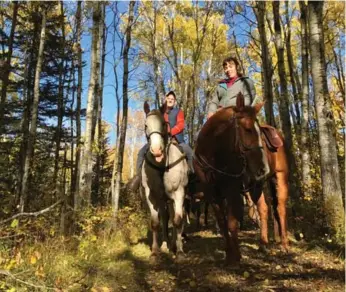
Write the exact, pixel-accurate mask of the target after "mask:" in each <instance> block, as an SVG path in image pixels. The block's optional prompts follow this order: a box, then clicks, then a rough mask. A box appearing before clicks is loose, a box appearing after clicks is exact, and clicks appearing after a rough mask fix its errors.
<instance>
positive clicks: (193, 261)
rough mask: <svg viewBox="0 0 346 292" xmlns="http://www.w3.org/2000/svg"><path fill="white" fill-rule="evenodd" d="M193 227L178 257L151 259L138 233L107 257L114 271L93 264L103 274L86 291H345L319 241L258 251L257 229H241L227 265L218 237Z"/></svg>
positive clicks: (340, 265) (339, 268)
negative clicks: (237, 260)
mask: <svg viewBox="0 0 346 292" xmlns="http://www.w3.org/2000/svg"><path fill="white" fill-rule="evenodd" d="M194 227H195V226H194V224H192V225H190V226H187V228H186V232H187V234H188V239H187V241H186V242H185V245H184V250H185V253H186V258H185V259H184V260H183V261H182V262H179V263H177V262H176V261H175V257H174V255H172V254H170V253H162V254H161V255H160V257H159V259H157V260H156V261H154V262H153V261H152V260H150V259H149V255H150V248H149V240H148V239H147V238H142V239H140V240H139V242H138V243H136V244H133V245H130V246H129V247H128V248H126V250H124V251H123V252H121V253H118V254H117V255H116V256H115V257H114V258H113V259H111V258H110V259H109V261H110V262H112V261H116V262H117V261H119V259H120V260H121V261H122V262H123V264H124V269H119V270H118V271H119V272H120V273H117V272H116V271H114V270H113V271H112V266H113V265H112V263H110V265H109V268H108V269H99V268H98V267H94V268H95V269H96V270H95V272H96V273H100V275H99V276H101V277H102V278H104V276H106V278H104V279H103V280H105V279H108V280H107V281H103V285H104V286H103V288H102V287H97V286H94V288H93V289H92V291H165V292H168V291H177V292H178V291H181V292H185V291H333V292H336V291H345V268H344V260H343V259H341V258H340V257H338V256H336V255H333V254H332V253H331V252H329V251H326V250H324V249H323V248H322V247H317V246H316V245H314V246H310V245H309V244H307V243H303V242H299V243H294V244H292V245H291V247H290V252H289V253H288V254H283V253H281V252H280V249H279V247H278V246H274V245H272V246H271V248H270V251H269V253H267V254H264V253H263V252H260V251H258V248H259V246H258V238H259V231H258V230H251V231H250V230H249V231H242V232H241V233H240V242H241V243H240V245H241V253H242V260H241V264H240V267H238V268H232V267H229V266H226V265H225V261H224V258H225V253H224V251H223V247H224V243H223V239H222V238H221V237H220V236H218V235H216V234H215V233H213V232H212V231H211V230H210V229H205V228H203V230H200V231H196V228H194ZM125 273H126V275H125ZM102 274H103V275H102ZM104 287H108V288H109V289H110V290H107V289H106V290H104V289H105V288H104ZM111 287H112V288H111Z"/></svg>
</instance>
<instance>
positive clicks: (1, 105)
mask: <svg viewBox="0 0 346 292" xmlns="http://www.w3.org/2000/svg"><path fill="white" fill-rule="evenodd" d="M18 8H19V3H18V1H14V2H13V12H12V26H11V33H10V36H9V39H8V51H7V56H6V60H5V63H4V66H3V69H2V70H3V72H2V73H1V75H2V76H1V77H2V78H1V79H2V88H1V99H0V135H1V134H2V132H3V130H4V127H5V123H4V122H5V120H4V109H5V104H6V95H7V87H8V83H9V76H10V72H11V59H12V53H13V44H14V34H15V31H16V26H17V15H18Z"/></svg>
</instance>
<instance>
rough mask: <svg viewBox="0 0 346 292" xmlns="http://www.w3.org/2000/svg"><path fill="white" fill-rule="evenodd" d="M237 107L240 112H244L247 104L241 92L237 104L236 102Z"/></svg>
mask: <svg viewBox="0 0 346 292" xmlns="http://www.w3.org/2000/svg"><path fill="white" fill-rule="evenodd" d="M236 105H237V109H239V110H242V109H243V108H244V106H245V103H244V96H243V94H242V93H241V92H239V93H238V95H237V102H236Z"/></svg>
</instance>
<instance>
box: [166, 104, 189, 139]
mask: <svg viewBox="0 0 346 292" xmlns="http://www.w3.org/2000/svg"><path fill="white" fill-rule="evenodd" d="M163 117H164V119H165V121H166V122H167V123H168V125H169V120H168V113H167V112H165V113H164V115H163ZM184 127H185V118H184V112H183V111H182V110H181V109H179V112H178V115H177V121H176V124H175V126H174V127H173V128H172V129H170V127H168V132H170V133H171V135H172V136H175V135H177V134H180V133H182V132H183V131H184Z"/></svg>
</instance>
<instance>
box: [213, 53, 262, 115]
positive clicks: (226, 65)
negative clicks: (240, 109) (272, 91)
mask: <svg viewBox="0 0 346 292" xmlns="http://www.w3.org/2000/svg"><path fill="white" fill-rule="evenodd" d="M222 66H223V70H224V72H225V75H226V77H227V78H226V79H223V80H221V81H219V84H218V86H217V89H216V92H215V94H214V96H213V98H212V100H211V101H210V102H209V105H208V115H207V118H208V119H209V118H210V117H211V116H212V115H213V114H214V113H215V112H216V111H217V110H218V109H219V108H223V107H227V106H235V105H236V100H237V95H238V93H239V92H241V93H242V94H243V96H244V101H245V105H254V104H256V103H258V102H261V100H260V99H259V98H258V99H257V98H255V95H256V90H255V86H254V83H253V81H252V80H251V79H250V78H249V77H245V76H243V74H242V72H241V67H240V65H239V62H238V60H237V58H235V57H233V56H231V57H228V58H226V59H225V60H224V61H223V63H222Z"/></svg>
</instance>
